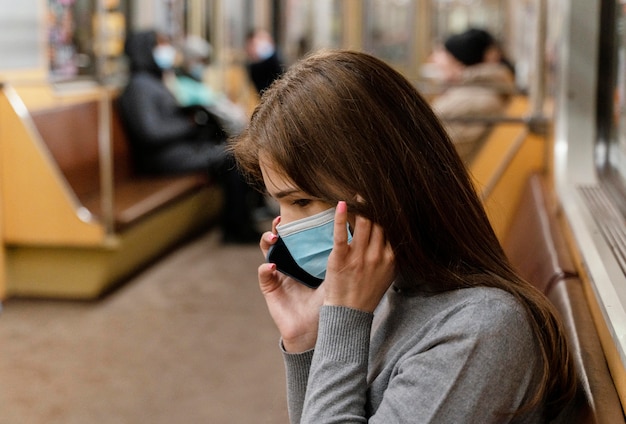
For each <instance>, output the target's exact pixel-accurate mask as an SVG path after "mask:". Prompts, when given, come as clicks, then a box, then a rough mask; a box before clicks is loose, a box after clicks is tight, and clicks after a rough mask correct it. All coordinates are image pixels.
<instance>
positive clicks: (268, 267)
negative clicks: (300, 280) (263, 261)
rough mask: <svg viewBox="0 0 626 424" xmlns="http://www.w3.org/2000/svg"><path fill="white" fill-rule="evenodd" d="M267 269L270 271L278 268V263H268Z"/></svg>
mask: <svg viewBox="0 0 626 424" xmlns="http://www.w3.org/2000/svg"><path fill="white" fill-rule="evenodd" d="M267 269H268V270H269V271H275V270H276V264H267Z"/></svg>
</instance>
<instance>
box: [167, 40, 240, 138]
mask: <svg viewBox="0 0 626 424" xmlns="http://www.w3.org/2000/svg"><path fill="white" fill-rule="evenodd" d="M211 51H212V47H211V45H210V44H209V42H208V41H206V40H205V39H204V38H202V37H198V36H195V35H189V36H187V37H186V38H185V41H184V43H183V46H182V53H183V60H182V65H181V66H180V67H178V68H177V69H176V79H175V81H174V83H173V84H172V85H171V88H172V91H173V92H174V95H175V96H176V98H177V99H178V102H179V103H180V104H181V105H182V106H187V107H189V106H194V105H200V106H203V107H205V108H207V109H208V110H209V111H210V112H211V113H212V114H213V115H214V116H215V117H216V118H217V119H218V120H219V122H220V124H221V125H222V127H223V128H224V130H225V131H226V132H227V133H228V135H231V136H232V135H236V134H239V133H240V132H241V131H242V130H243V129H244V127H245V126H246V124H247V123H248V116H247V114H246V112H245V110H244V109H243V107H241V106H240V105H238V104H236V103H234V102H232V101H231V100H230V99H229V98H228V97H227V96H226V94H224V93H223V92H219V91H217V90H214V89H213V88H212V87H210V86H209V85H208V84H207V83H206V82H205V81H204V74H205V70H206V67H207V65H208V64H209V60H210V57H211Z"/></svg>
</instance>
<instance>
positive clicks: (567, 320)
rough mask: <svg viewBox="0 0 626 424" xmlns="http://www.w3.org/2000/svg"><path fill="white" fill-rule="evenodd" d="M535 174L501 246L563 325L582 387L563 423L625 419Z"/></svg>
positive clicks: (614, 423)
mask: <svg viewBox="0 0 626 424" xmlns="http://www.w3.org/2000/svg"><path fill="white" fill-rule="evenodd" d="M548 194H549V190H548V187H547V184H546V182H545V181H544V179H543V177H542V176H541V175H539V174H537V173H535V174H532V175H531V176H530V177H529V178H528V181H527V184H526V186H525V190H524V193H523V194H522V198H521V201H520V206H519V207H518V208H517V210H516V213H515V214H514V216H513V221H512V224H511V229H510V231H509V232H508V233H507V234H506V237H505V238H504V240H503V247H504V249H505V251H506V253H507V255H508V256H509V258H510V260H511V262H512V263H513V265H514V266H515V267H516V268H517V269H518V271H519V272H520V274H521V275H522V276H523V277H524V278H526V279H527V280H528V281H529V282H531V283H532V284H533V285H535V286H536V287H537V288H538V289H539V290H541V291H542V292H543V293H544V294H546V295H547V297H548V299H550V301H551V302H552V304H553V305H554V306H555V308H556V310H557V311H558V313H559V315H560V317H561V320H562V322H563V324H564V326H565V330H566V332H567V336H568V343H569V347H570V349H571V351H572V353H573V356H574V362H575V369H576V372H577V375H578V380H579V386H578V390H577V393H576V399H575V401H574V402H572V403H571V404H570V407H569V408H568V409H567V410H565V411H563V413H562V414H561V415H562V416H561V417H560V419H559V421H558V422H560V423H568V424H576V423H594V424H600V423H602V424H604V423H606V424H619V423H624V422H626V421H625V419H624V413H623V410H622V406H621V403H620V400H619V397H618V394H617V391H616V389H615V384H614V382H613V379H612V376H611V374H610V371H609V368H608V365H607V361H606V358H605V355H604V351H603V349H602V345H601V343H600V339H599V336H598V331H597V328H596V325H595V323H594V321H593V317H592V314H591V312H590V308H589V305H588V300H587V297H586V295H585V291H584V287H583V281H582V280H581V278H580V276H579V274H578V272H577V270H576V268H575V266H574V263H573V261H572V258H571V256H570V253H569V252H568V248H567V244H566V242H565V239H564V237H563V234H562V231H561V230H560V226H559V222H558V220H557V217H558V215H557V214H558V209H557V205H556V203H555V202H554V204H553V203H551V201H550V198H549V197H548Z"/></svg>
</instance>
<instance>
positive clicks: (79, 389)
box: [0, 231, 288, 424]
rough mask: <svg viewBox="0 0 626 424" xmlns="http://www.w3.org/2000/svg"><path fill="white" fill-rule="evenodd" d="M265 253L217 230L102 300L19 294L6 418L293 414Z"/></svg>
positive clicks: (65, 420) (2, 346)
mask: <svg viewBox="0 0 626 424" xmlns="http://www.w3.org/2000/svg"><path fill="white" fill-rule="evenodd" d="M261 261H262V256H261V253H260V251H259V249H258V246H257V245H249V246H248V245H246V246H236V245H222V244H221V243H220V242H219V234H217V232H216V231H211V232H208V233H206V234H203V235H201V236H199V237H197V238H196V239H194V240H192V241H190V242H188V243H186V244H184V245H183V246H181V247H179V248H178V249H176V250H175V251H173V252H172V253H170V254H168V255H167V256H166V257H164V258H163V259H162V260H160V261H159V262H157V263H155V264H154V265H152V266H150V267H148V268H147V269H145V270H144V271H142V272H141V273H140V274H138V275H137V276H135V277H133V278H132V279H131V280H129V281H128V282H126V283H125V284H124V285H122V286H121V287H119V288H118V289H116V290H115V291H113V292H112V293H110V294H109V295H107V296H105V297H103V298H102V299H99V300H97V301H90V302H76V301H59V300H33V299H9V300H8V301H6V302H5V303H4V309H3V311H2V313H1V314H0V424H22V423H26V424H39V423H46V424H57V423H59V424H61V423H62V424H85V423H90V424H99V423H105V424H108V423H116V424H122V423H129V424H134V423H151V424H161V423H163V424H165V423H167V424H171V423H186V424H187V423H189V424H196V423H217V424H221V423H285V422H287V421H288V419H287V412H286V397H285V378H284V368H283V363H282V358H281V356H280V352H279V350H278V333H277V331H276V329H275V327H274V325H273V323H272V321H271V319H270V317H269V315H268V313H267V310H266V308H265V303H264V301H263V298H262V296H261V294H260V292H259V290H258V286H257V282H256V269H257V266H258V265H259V264H260V262H261Z"/></svg>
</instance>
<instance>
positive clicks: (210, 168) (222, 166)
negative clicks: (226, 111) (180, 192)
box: [117, 30, 258, 243]
mask: <svg viewBox="0 0 626 424" xmlns="http://www.w3.org/2000/svg"><path fill="white" fill-rule="evenodd" d="M125 53H126V55H127V58H128V62H129V68H130V75H129V79H128V82H127V84H126V86H125V88H124V90H123V91H122V93H121V94H120V97H119V99H118V101H117V107H118V110H119V112H120V116H121V118H122V121H123V123H124V126H125V127H126V130H127V132H128V134H129V141H130V144H131V145H130V148H131V151H132V156H133V160H134V162H135V168H136V169H137V171H138V172H140V173H144V174H149V175H168V174H184V173H194V172H207V173H209V174H210V175H211V176H213V177H215V178H216V179H217V180H218V181H219V183H220V184H221V186H222V188H223V192H224V198H225V205H224V211H223V214H222V221H221V227H222V232H223V239H224V241H225V242H234V243H239V242H244V243H245V242H252V241H255V240H258V232H257V231H256V229H255V223H254V220H253V217H252V213H251V211H252V208H253V207H254V206H253V204H252V203H253V202H252V201H251V197H252V198H253V199H255V198H256V197H255V196H256V193H254V192H253V190H252V189H251V188H250V187H249V186H248V184H247V183H246V182H245V180H244V179H243V177H242V176H241V175H240V173H239V172H238V170H237V168H236V167H235V165H234V159H233V156H232V154H231V153H230V152H228V151H227V145H226V144H227V137H228V134H226V132H225V131H224V129H223V128H222V127H221V125H220V124H219V122H217V120H216V119H213V118H214V117H213V115H212V114H210V113H209V112H207V111H206V110H204V109H202V108H198V109H196V108H192V110H191V111H190V108H186V107H183V106H182V105H181V104H180V103H179V102H178V101H177V99H176V97H175V96H174V95H173V94H172V92H171V91H170V89H169V88H168V86H167V85H166V83H165V75H170V76H173V69H174V66H175V64H176V58H177V50H176V49H175V47H174V46H173V45H172V44H171V42H170V40H169V39H168V37H166V36H164V35H162V34H160V33H158V32H157V31H154V30H145V31H139V32H136V33H132V34H130V35H129V36H128V38H127V39H126V43H125Z"/></svg>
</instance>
